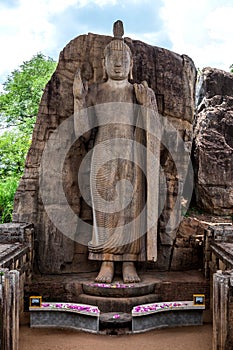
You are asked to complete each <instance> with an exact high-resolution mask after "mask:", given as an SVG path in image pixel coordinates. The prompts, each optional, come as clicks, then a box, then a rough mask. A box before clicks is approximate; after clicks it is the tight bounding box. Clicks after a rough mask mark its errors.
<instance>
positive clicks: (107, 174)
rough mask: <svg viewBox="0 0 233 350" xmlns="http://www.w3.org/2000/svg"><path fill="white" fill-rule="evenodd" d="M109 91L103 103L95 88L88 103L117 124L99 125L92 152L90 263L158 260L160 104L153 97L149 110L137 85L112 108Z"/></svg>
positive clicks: (97, 113) (99, 115)
mask: <svg viewBox="0 0 233 350" xmlns="http://www.w3.org/2000/svg"><path fill="white" fill-rule="evenodd" d="M103 92H104V91H101V88H100V92H99V96H100V98H98V89H97V88H96V87H95V94H94V95H95V98H94V99H93V101H92V103H90V98H89V102H87V104H86V105H87V106H88V105H94V110H95V117H96V118H97V120H101V119H102V120H103V119H105V116H106V119H107V120H108V121H109V119H111V123H110V124H109V123H107V124H106V125H99V124H98V125H99V127H98V130H97V134H96V138H95V145H94V148H93V151H92V152H93V153H92V162H91V171H90V189H91V201H92V212H93V235H92V240H91V241H90V242H89V244H88V249H89V259H91V260H101V261H145V260H148V261H156V259H157V219H158V188H159V154H160V141H159V136H158V130H156V127H158V110H157V104H156V100H155V98H154V99H153V98H152V100H151V102H150V104H149V105H148V106H146V107H147V108H144V107H143V106H139V105H138V104H137V100H136V95H135V91H134V89H133V86H132V85H131V89H130V91H128V93H126V94H125V97H124V99H123V101H121V102H123V103H113V104H111V103H110V104H109V103H108V102H109V99H108V98H106V102H107V103H104V102H105V101H104V98H103V95H104V94H103ZM119 116H120V118H119ZM119 120H121V121H122V120H123V121H124V123H121V122H119ZM100 124H101V123H100ZM148 131H150V132H148ZM155 135H157V136H158V138H156V137H155ZM119 139H120V140H119ZM141 167H142V169H140V168H141Z"/></svg>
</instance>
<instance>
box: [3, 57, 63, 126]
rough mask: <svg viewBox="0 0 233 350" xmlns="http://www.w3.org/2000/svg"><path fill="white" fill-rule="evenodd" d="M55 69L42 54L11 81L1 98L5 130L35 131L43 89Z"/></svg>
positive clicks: (54, 64)
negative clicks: (12, 126)
mask: <svg viewBox="0 0 233 350" xmlns="http://www.w3.org/2000/svg"><path fill="white" fill-rule="evenodd" d="M55 68H56V62H55V61H54V60H53V59H52V58H49V57H48V58H46V57H45V56H44V55H43V54H41V53H38V54H37V55H35V56H33V57H32V59H31V60H30V61H26V62H23V64H22V65H20V66H19V68H18V69H15V70H14V71H13V72H12V73H11V74H10V75H9V76H8V77H7V79H6V81H5V82H4V84H3V93H1V95H0V114H1V121H2V126H4V125H7V126H11V125H17V126H18V127H19V128H20V129H21V130H24V131H25V132H27V133H28V132H29V133H30V132H31V131H32V128H33V125H34V123H35V117H36V115H37V113H38V108H39V103H40V99H41V96H42V93H43V89H44V87H45V85H46V83H47V82H48V80H49V78H50V77H51V75H52V73H53V72H54V70H55Z"/></svg>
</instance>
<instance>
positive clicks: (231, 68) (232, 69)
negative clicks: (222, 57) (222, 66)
mask: <svg viewBox="0 0 233 350" xmlns="http://www.w3.org/2000/svg"><path fill="white" fill-rule="evenodd" d="M230 71H231V73H233V64H232V65H230Z"/></svg>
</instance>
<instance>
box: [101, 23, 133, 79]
mask: <svg viewBox="0 0 233 350" xmlns="http://www.w3.org/2000/svg"><path fill="white" fill-rule="evenodd" d="M113 33H114V38H113V40H112V41H111V42H110V43H109V44H108V45H107V46H106V47H105V50H104V71H105V77H106V75H107V77H109V78H111V79H113V80H125V79H127V78H128V76H129V75H130V79H132V67H133V59H132V53H131V50H130V48H129V46H128V45H126V43H125V42H124V40H123V38H122V35H123V34H124V30H123V23H122V22H121V21H117V22H115V23H114V27H113Z"/></svg>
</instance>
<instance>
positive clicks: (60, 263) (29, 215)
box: [13, 33, 196, 273]
mask: <svg viewBox="0 0 233 350" xmlns="http://www.w3.org/2000/svg"><path fill="white" fill-rule="evenodd" d="M111 39H112V38H111V37H107V36H101V35H96V34H91V33H89V34H88V35H82V36H79V37H77V38H75V39H74V40H72V41H71V42H70V43H69V44H68V45H67V46H66V47H65V48H64V50H63V51H62V52H61V54H60V58H59V63H58V67H57V69H56V72H55V73H54V75H53V77H52V79H51V80H50V82H49V83H48V84H47V87H46V89H45V93H44V95H43V97H42V100H41V104H40V109H39V114H38V117H37V121H36V125H35V129H34V133H33V141H32V146H31V148H30V150H29V153H28V156H27V161H26V168H25V173H24V176H23V178H22V179H21V182H20V185H19V187H18V190H17V193H16V197H15V207H14V215H13V221H14V222H32V223H33V224H34V225H35V235H36V260H37V263H38V266H39V269H40V271H41V272H44V273H46V272H47V273H68V272H81V271H82V272H84V271H93V269H97V266H98V265H97V264H96V263H95V262H90V261H88V259H87V249H85V247H83V246H82V245H81V244H79V243H76V242H74V241H72V240H71V239H69V238H66V237H65V236H64V235H63V234H62V233H61V232H60V231H59V230H58V229H57V228H56V227H55V226H54V224H53V223H52V222H51V221H50V219H49V217H48V215H47V214H46V213H45V208H44V205H43V203H42V200H41V197H40V192H39V167H40V163H41V157H42V154H43V150H44V147H45V145H46V142H47V140H48V139H49V137H50V136H51V134H52V132H53V131H54V130H55V129H56V128H57V127H58V126H59V125H60V124H61V123H62V122H63V121H64V120H67V118H69V116H71V115H72V114H73V111H74V109H73V92H72V87H73V80H74V75H75V72H76V71H77V68H78V67H79V68H80V69H81V73H82V77H83V78H85V79H86V80H88V82H89V84H92V83H94V82H97V83H98V82H100V81H102V77H103V68H102V58H103V51H104V48H105V46H106V45H107V44H108V43H109V42H110V40H111ZM125 41H126V43H127V44H128V46H129V47H130V49H131V51H132V53H133V61H134V66H133V77H134V82H138V83H140V82H141V81H143V80H146V81H147V82H148V84H149V86H150V87H152V88H153V90H154V91H155V94H156V97H157V101H158V107H159V112H160V113H161V114H162V115H163V116H164V117H167V119H168V121H169V122H170V123H171V124H172V125H173V126H174V127H175V128H176V129H177V130H178V132H179V134H180V136H181V138H182V139H183V140H184V141H185V143H186V145H187V147H188V149H190V144H191V139H192V121H193V114H194V88H195V77H196V70H195V67H194V64H193V62H192V60H191V59H190V58H189V57H187V56H185V55H182V56H180V55H178V54H176V53H174V52H171V51H169V50H166V49H162V48H158V47H154V46H150V45H147V44H145V43H143V42H141V41H136V40H135V41H134V40H131V39H129V38H126V39H125ZM164 120H165V119H164ZM165 127H166V125H165ZM173 136H174V135H171V134H169V132H167V134H166V139H168V140H171V141H172V143H173V145H172V147H173V148H174V149H175V148H177V147H178V143H177V137H175V138H174V137H173ZM57 153H59V149H57ZM86 153H87V150H86V149H85V145H84V144H83V141H82V139H79V140H77V141H76V142H75V143H74V144H73V146H72V147H71V148H70V150H69V152H68V154H67V157H66V160H65V163H64V167H63V187H64V189H65V194H66V198H67V200H68V203H69V204H70V206H71V208H72V210H73V211H74V213H75V214H77V215H79V216H80V217H81V218H82V219H83V220H85V221H87V222H90V223H91V221H92V215H91V209H90V208H89V207H88V206H87V205H86V204H85V202H84V200H83V198H82V196H81V194H80V190H79V188H78V178H77V174H78V169H79V165H80V162H81V160H82V159H83V157H84V156H85V154H86ZM179 162H180V163H181V164H183V166H184V174H185V169H186V167H187V161H186V160H185V161H184V159H180V160H179ZM182 162H183V163H182ZM161 165H162V167H163V169H164V173H165V174H166V182H167V188H168V189H169V190H168V194H167V197H166V198H167V202H166V205H165V208H164V210H163V213H162V215H161V218H160V232H159V242H160V243H159V254H161V255H162V256H164V260H163V261H162V262H161V264H162V265H163V267H164V266H165V269H167V268H168V267H169V261H170V254H171V247H172V245H173V243H174V240H175V237H176V230H174V231H172V232H170V233H169V234H167V233H166V225H167V222H168V220H169V217H170V214H171V212H172V209H173V207H174V203H175V201H176V196H177V176H176V175H177V174H176V173H174V169H175V166H174V161H173V160H172V158H171V155H170V154H169V152H168V150H167V149H166V148H165V147H164V148H163V149H162V151H161ZM182 181H184V179H183V180H182ZM51 183H52V184H54V190H53V193H54V196H53V197H52V198H54V200H53V202H52V203H50V205H51V206H52V207H54V208H55V206H56V205H57V203H56V179H54V178H51ZM59 204H63V203H59ZM174 219H175V218H174ZM60 220H62V217H61V218H60ZM78 229H79V228H78ZM85 234H86V233H85ZM87 239H88V237H87ZM87 239H86V240H87ZM168 252H169V254H167V253H168ZM165 260H166V261H165ZM159 264H160V262H159V260H158V268H161V267H160V266H159ZM163 267H162V269H164V268H163Z"/></svg>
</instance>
